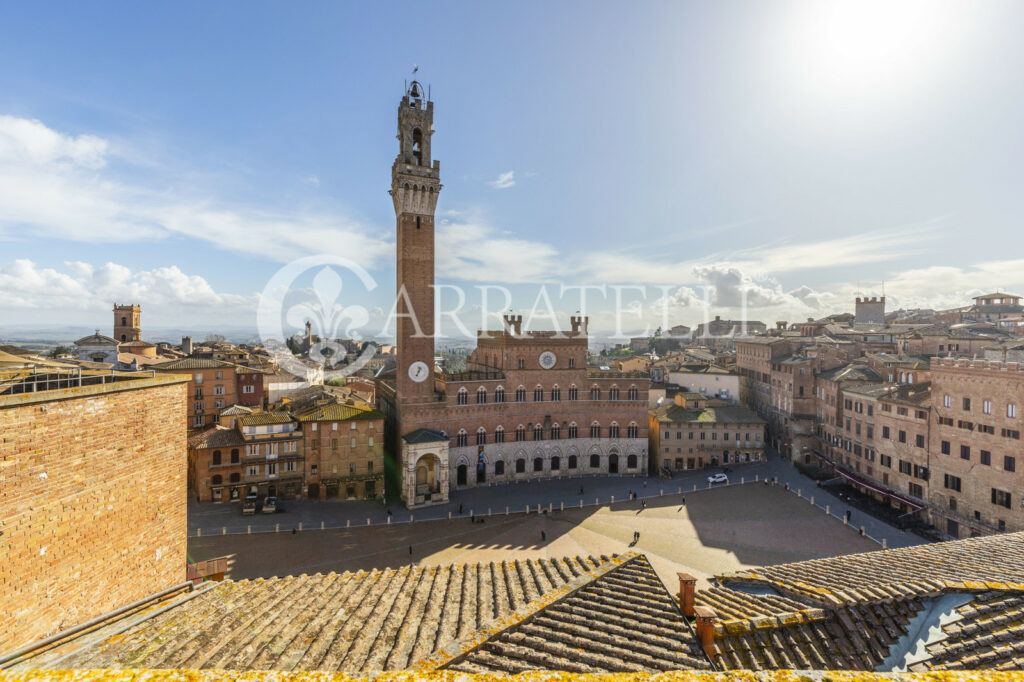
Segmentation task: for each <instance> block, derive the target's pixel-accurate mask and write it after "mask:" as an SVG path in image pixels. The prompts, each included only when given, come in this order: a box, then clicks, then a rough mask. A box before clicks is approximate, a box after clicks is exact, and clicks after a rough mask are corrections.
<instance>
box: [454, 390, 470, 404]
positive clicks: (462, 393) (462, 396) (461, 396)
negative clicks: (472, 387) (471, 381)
mask: <svg viewBox="0 0 1024 682" xmlns="http://www.w3.org/2000/svg"><path fill="white" fill-rule="evenodd" d="M455 402H456V404H458V405H465V404H466V403H468V402H469V391H467V390H466V387H465V386H463V387H462V388H460V389H459V393H458V395H457V396H456V398H455Z"/></svg>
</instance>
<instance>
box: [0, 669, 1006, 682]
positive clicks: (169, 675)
mask: <svg viewBox="0 0 1024 682" xmlns="http://www.w3.org/2000/svg"><path fill="white" fill-rule="evenodd" d="M367 679H368V678H367V677H366V676H364V675H359V674H354V675H351V674H346V673H322V672H302V671H296V672H275V673H269V674H264V673H254V672H246V671H238V670H74V671H67V670H30V671H27V672H13V673H12V672H5V671H3V670H0V682H56V681H59V682H108V681H109V682H143V681H145V682H156V681H160V680H173V681H174V682H236V681H238V682H242V681H243V680H245V682H257V681H259V680H273V681H274V682H357V681H358V682H366V680H367ZM372 679H373V682H420V681H423V682H490V680H494V679H502V680H509V681H510V682H512V681H515V682H553V680H556V679H557V680H559V681H560V682H612V681H613V680H620V679H628V680H629V682H884V681H887V680H897V681H899V682H1020V681H1021V680H1024V673H1005V672H1002V673H999V672H996V673H993V672H985V673H980V674H979V673H976V672H939V673H864V672H850V671H843V670H839V671H832V670H829V671H812V672H808V671H804V670H800V671H794V670H772V671H766V672H758V673H753V672H747V671H741V672H728V671H727V672H720V673H713V672H705V671H696V670H676V671H672V672H664V673H647V674H645V673H634V674H631V675H630V676H629V677H628V678H623V676H621V675H587V674H574V673H561V674H558V675H557V676H556V675H554V674H552V673H550V672H546V671H533V672H529V673H520V674H518V675H493V674H479V675H474V674H471V673H452V672H450V671H446V670H426V671H416V672H404V671H403V672H382V673H377V674H376V675H374V676H373V678H372Z"/></svg>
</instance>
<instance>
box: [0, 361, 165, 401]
mask: <svg viewBox="0 0 1024 682" xmlns="http://www.w3.org/2000/svg"><path fill="white" fill-rule="evenodd" d="M22 372H24V374H22ZM12 374H13V376H12V377H11V379H10V380H6V381H4V380H0V395H15V394H20V393H36V392H39V391H56V390H60V389H65V388H79V387H81V386H96V385H102V384H107V383H113V382H116V381H134V380H137V379H139V378H141V377H150V378H153V377H156V372H155V371H154V370H145V371H136V372H115V370H110V373H109V374H106V373H103V374H100V373H89V374H85V373H83V371H82V368H81V367H75V368H74V369H63V368H42V369H41V368H39V367H32V368H31V370H29V369H28V368H25V369H18V370H13V371H12Z"/></svg>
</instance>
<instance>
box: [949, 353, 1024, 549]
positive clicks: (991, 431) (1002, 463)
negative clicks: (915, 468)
mask: <svg viewBox="0 0 1024 682" xmlns="http://www.w3.org/2000/svg"><path fill="white" fill-rule="evenodd" d="M931 372H932V396H933V398H932V402H933V405H934V407H933V410H932V412H933V415H932V420H931V446H930V447H931V452H932V462H933V463H934V467H933V468H934V469H935V470H936V473H938V472H939V471H941V472H942V474H939V475H936V476H934V477H933V479H932V487H931V490H932V495H931V497H930V501H932V502H933V503H934V506H935V508H937V509H941V508H944V509H945V513H946V516H948V517H949V518H948V519H947V528H946V529H945V531H946V533H947V534H948V535H951V536H953V537H964V536H966V535H969V534H974V533H982V534H987V533H990V532H994V531H1002V530H1011V531H1012V530H1024V447H1022V446H1021V433H1022V432H1024V422H1022V420H1024V415H1022V413H1021V410H1022V409H1024V365H1020V364H1018V363H1016V362H1005V363H1004V362H991V361H985V360H964V359H952V358H933V359H932V364H931ZM940 486H941V487H940Z"/></svg>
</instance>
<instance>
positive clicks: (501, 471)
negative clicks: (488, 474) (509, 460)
mask: <svg viewBox="0 0 1024 682" xmlns="http://www.w3.org/2000/svg"><path fill="white" fill-rule="evenodd" d="M494 475H495V476H504V475H505V463H504V462H502V461H501V460H500V459H499V460H498V461H497V462H495V463H494Z"/></svg>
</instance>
